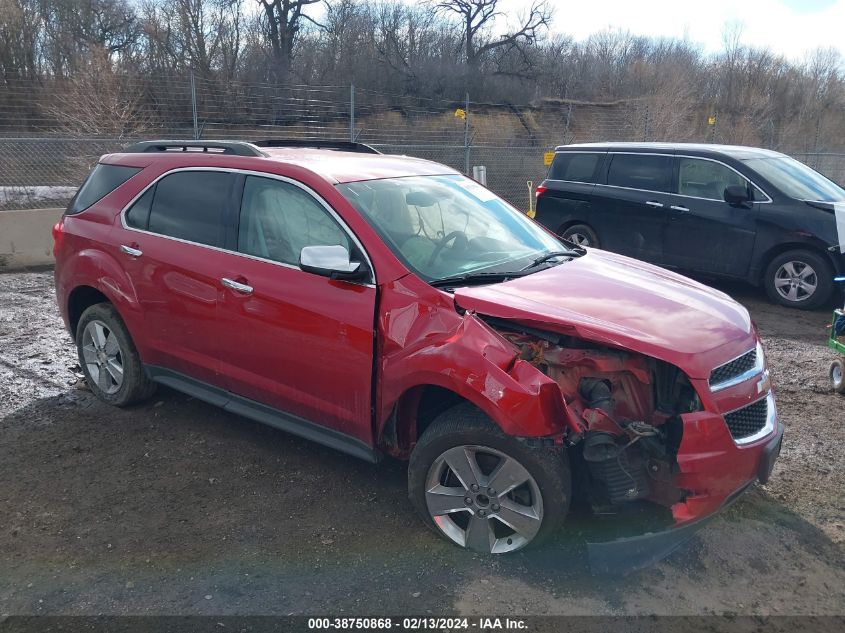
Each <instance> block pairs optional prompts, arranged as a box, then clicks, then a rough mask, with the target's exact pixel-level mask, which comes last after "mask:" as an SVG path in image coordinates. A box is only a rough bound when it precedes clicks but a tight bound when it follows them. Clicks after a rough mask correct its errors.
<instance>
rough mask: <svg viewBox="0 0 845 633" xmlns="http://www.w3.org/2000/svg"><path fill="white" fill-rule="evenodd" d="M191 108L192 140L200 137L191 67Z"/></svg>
mask: <svg viewBox="0 0 845 633" xmlns="http://www.w3.org/2000/svg"><path fill="white" fill-rule="evenodd" d="M191 110H192V111H193V114H194V140H195V141H196V140H197V139H199V137H200V129H199V121H198V120H197V86H196V83H195V82H194V69H193V68H191Z"/></svg>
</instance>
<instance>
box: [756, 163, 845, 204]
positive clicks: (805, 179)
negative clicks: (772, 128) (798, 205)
mask: <svg viewBox="0 0 845 633" xmlns="http://www.w3.org/2000/svg"><path fill="white" fill-rule="evenodd" d="M743 162H744V163H745V164H746V165H748V166H749V167H750V168H751V169H753V170H754V171H756V172H757V173H759V174H760V175H761V176H763V178H765V179H766V180H768V181H770V182H771V183H772V184H773V185H774V186H776V187H777V188H778V189H780V190H781V191H783V193H785V194H786V195H787V196H789V197H790V198H797V199H798V200H818V201H822V202H838V201H841V200H845V190H843V189H842V187H840V186H839V185H837V184H836V183H834V182H832V181H830V180H828V179H827V178H825V177H824V176H822V175H821V174H820V173H819V172H817V171H815V170H814V169H810V168H809V167H807V165H805V164H804V163H802V162H799V161H797V160H795V159H794V158H790V157H789V156H770V157H765V158H747V159H745V160H743Z"/></svg>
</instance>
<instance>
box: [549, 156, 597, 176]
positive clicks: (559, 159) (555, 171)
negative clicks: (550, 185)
mask: <svg viewBox="0 0 845 633" xmlns="http://www.w3.org/2000/svg"><path fill="white" fill-rule="evenodd" d="M602 156H603V154H588V153H586V152H559V153H557V154H555V158H554V161H552V166H551V169H549V178H550V179H551V180H567V181H569V182H587V183H592V182H596V172H597V171H598V166H599V163H600V162H601V158H602Z"/></svg>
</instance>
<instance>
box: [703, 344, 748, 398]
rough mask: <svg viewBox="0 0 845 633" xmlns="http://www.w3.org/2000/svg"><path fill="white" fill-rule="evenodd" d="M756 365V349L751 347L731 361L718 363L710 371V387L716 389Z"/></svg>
mask: <svg viewBox="0 0 845 633" xmlns="http://www.w3.org/2000/svg"><path fill="white" fill-rule="evenodd" d="M756 365H757V350H756V349H752V350H751V351H750V352H747V353H745V354H743V355H742V356H740V357H739V358H734V359H733V360H732V361H730V362H728V363H725V364H724V365H719V366H718V367H717V368H716V369H714V370H713V371H711V372H710V388H711V389H718V387H719V386H720V385H722V384H724V383H727V382H729V381H731V380H733V379H734V378H736V377H738V376H742V375H743V374H744V373H745V372H747V371H750V370H752V369H754V367H755V366H756Z"/></svg>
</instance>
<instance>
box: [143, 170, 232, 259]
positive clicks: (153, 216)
mask: <svg viewBox="0 0 845 633" xmlns="http://www.w3.org/2000/svg"><path fill="white" fill-rule="evenodd" d="M233 182H234V176H233V175H232V174H230V173H227V172H219V171H183V172H178V173H175V174H171V175H169V176H165V177H164V178H162V179H161V180H159V181H158V184H157V185H156V186H155V194H154V195H153V197H152V204H151V206H150V210H149V221H148V230H149V231H151V232H153V233H160V234H161V235H168V236H170V237H176V238H179V239H183V240H187V241H189V242H197V243H199V244H208V245H209V246H222V245H223V234H224V225H223V215H224V211H225V209H226V207H227V206H228V204H229V200H230V195H231V190H232V184H233ZM142 199H143V197H142ZM138 202H139V203H140V202H141V200H139V201H138ZM133 209H134V207H133ZM142 218H143V208H141V209H139V212H138V220H139V221H140V220H141V219H142ZM133 221H134V220H133Z"/></svg>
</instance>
